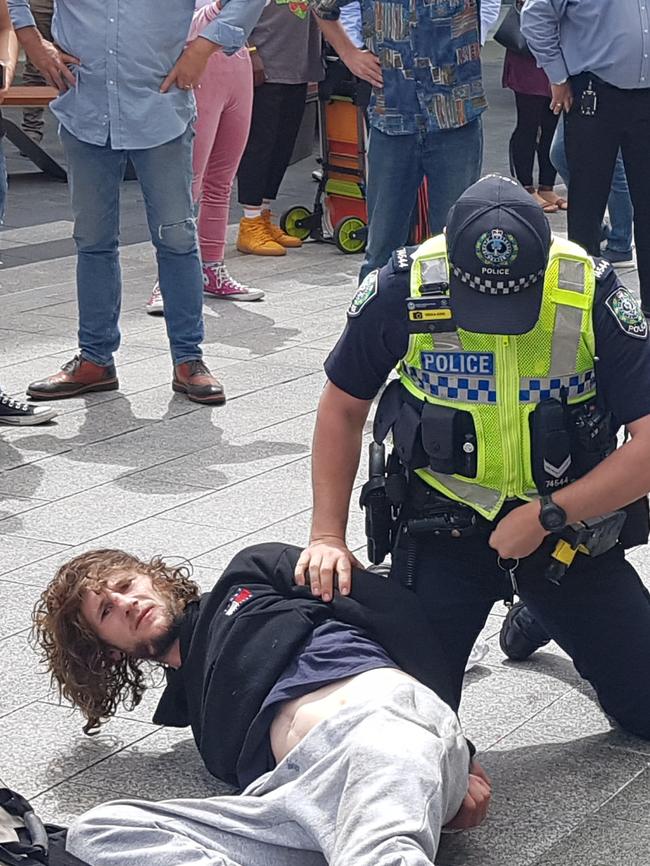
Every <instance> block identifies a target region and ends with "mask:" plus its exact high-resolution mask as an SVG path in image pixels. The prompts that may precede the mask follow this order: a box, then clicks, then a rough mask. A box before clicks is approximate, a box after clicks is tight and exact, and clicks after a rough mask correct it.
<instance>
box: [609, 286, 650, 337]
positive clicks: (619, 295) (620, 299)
mask: <svg viewBox="0 0 650 866" xmlns="http://www.w3.org/2000/svg"><path fill="white" fill-rule="evenodd" d="M605 306H606V307H607V309H608V310H609V312H610V313H611V314H612V316H613V317H614V318H615V319H616V324H617V325H618V326H619V328H620V329H621V331H623V333H624V334H627V335H628V337H636V339H637V340H647V339H648V323H647V321H646V317H645V316H644V315H643V312H642V311H641V307H640V306H639V302H638V301H637V299H636V298H635V297H634V295H632V294H630V292H629V291H628V290H627V289H626V288H625V287H624V286H620V287H619V288H618V289H615V290H614V291H613V292H612V293H611V295H610V296H609V297H608V298H607V300H606V301H605Z"/></svg>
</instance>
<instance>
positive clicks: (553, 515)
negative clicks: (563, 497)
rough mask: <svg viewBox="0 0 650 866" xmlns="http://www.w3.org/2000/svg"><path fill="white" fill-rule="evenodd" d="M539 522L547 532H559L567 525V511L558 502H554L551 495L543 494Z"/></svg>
mask: <svg viewBox="0 0 650 866" xmlns="http://www.w3.org/2000/svg"><path fill="white" fill-rule="evenodd" d="M540 502H541V507H540V509H539V522H540V523H541V524H542V526H543V527H544V529H545V530H546V531H547V532H559V531H560V530H561V529H564V527H565V526H566V511H565V510H564V508H561V507H560V506H559V505H558V504H557V502H553V500H552V499H551V497H550V496H542V497H541V499H540Z"/></svg>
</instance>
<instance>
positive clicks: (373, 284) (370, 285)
mask: <svg viewBox="0 0 650 866" xmlns="http://www.w3.org/2000/svg"><path fill="white" fill-rule="evenodd" d="M378 276H379V270H375V271H370V273H369V274H367V275H366V276H365V277H364V279H363V281H362V283H361V285H360V286H359V288H358V289H357V293H356V295H355V296H354V297H353V298H352V302H351V303H350V306H349V307H348V316H358V315H359V314H360V313H361V311H362V310H363V308H364V307H367V306H368V304H369V303H370V301H372V299H373V298H374V297H376V296H377V277H378Z"/></svg>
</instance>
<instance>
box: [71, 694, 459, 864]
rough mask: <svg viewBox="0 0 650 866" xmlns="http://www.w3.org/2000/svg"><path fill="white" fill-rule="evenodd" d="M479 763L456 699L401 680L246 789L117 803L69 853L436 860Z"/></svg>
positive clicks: (139, 859) (100, 810) (108, 858)
mask: <svg viewBox="0 0 650 866" xmlns="http://www.w3.org/2000/svg"><path fill="white" fill-rule="evenodd" d="M217 735H218V734H217ZM468 761H469V756H468V751H467V745H466V743H465V740H464V738H463V735H462V732H461V729H460V725H459V723H458V720H457V719H456V716H455V715H454V714H453V713H452V711H451V710H450V709H449V707H447V706H446V704H444V703H443V702H442V701H441V700H440V699H439V698H438V697H437V696H436V695H435V694H434V693H433V692H431V691H430V690H429V689H427V688H425V687H424V686H422V685H420V684H419V683H416V682H413V683H411V682H408V681H405V682H402V683H399V684H398V685H393V684H391V686H390V688H389V689H386V690H385V691H384V692H383V693H382V694H381V695H379V696H377V697H376V699H374V700H373V701H372V702H370V703H368V702H367V701H366V702H365V703H356V704H348V705H347V706H345V707H343V708H342V709H341V710H339V711H338V712H337V713H335V714H334V715H332V716H330V717H329V718H327V719H325V720H324V721H321V722H319V723H318V724H317V725H316V726H315V727H314V728H313V729H312V730H311V731H310V732H309V733H308V734H307V736H306V737H305V738H304V739H303V740H302V741H301V742H300V743H299V744H298V745H297V746H296V747H295V748H294V749H293V750H292V751H291V752H289V754H288V755H287V756H286V757H285V758H284V760H283V761H281V762H280V763H279V764H278V765H277V767H276V768H275V769H274V770H272V771H271V772H269V773H266V774H265V775H264V776H261V777H260V778H259V779H257V780H256V781H255V782H253V783H252V784H251V785H249V786H248V788H247V789H246V790H245V791H244V792H243V794H241V795H239V796H224V797H211V798H209V799H204V800H164V801H161V802H158V803H154V802H146V801H138V800H118V801H114V802H111V803H106V804H104V805H102V806H98V807H96V808H94V809H91V811H90V812H86V814H85V815H82V816H81V818H80V819H79V820H78V821H77V822H76V823H75V824H74V825H73V826H72V827H71V829H70V832H69V835H68V851H70V852H71V853H72V854H75V855H76V856H77V857H80V858H81V859H82V860H86V861H87V862H88V863H90V864H91V866H194V864H197V866H198V864H200V866H325V864H326V863H328V864H330V866H431V864H432V863H433V862H434V857H435V853H436V849H437V847H438V840H439V837H440V830H441V828H442V826H443V824H445V823H446V822H447V821H449V820H450V819H451V818H452V817H453V816H454V815H455V814H456V812H457V811H458V809H459V808H460V805H461V803H462V800H463V797H464V796H465V793H466V791H467V779H468Z"/></svg>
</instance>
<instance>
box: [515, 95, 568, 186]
mask: <svg viewBox="0 0 650 866" xmlns="http://www.w3.org/2000/svg"><path fill="white" fill-rule="evenodd" d="M515 105H516V106H517V125H516V126H515V131H514V132H513V133H512V136H511V138H510V161H511V170H512V173H513V174H514V176H515V177H516V178H517V180H518V181H519V183H520V184H521V185H522V186H533V165H534V162H535V154H537V164H538V166H539V180H538V183H539V185H540V186H548V187H552V186H553V185H554V184H555V174H556V172H555V166H554V165H553V163H552V162H551V156H550V153H551V142H552V141H553V135H554V134H555V127H556V126H557V120H558V118H557V115H556V114H553V112H552V111H551V109H550V108H549V105H550V99H549V97H548V96H529V95H528V94H525V93H515Z"/></svg>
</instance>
